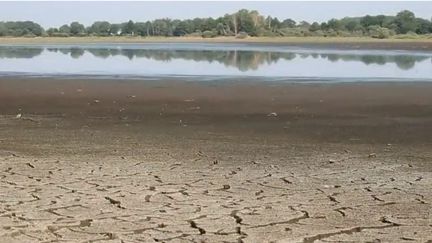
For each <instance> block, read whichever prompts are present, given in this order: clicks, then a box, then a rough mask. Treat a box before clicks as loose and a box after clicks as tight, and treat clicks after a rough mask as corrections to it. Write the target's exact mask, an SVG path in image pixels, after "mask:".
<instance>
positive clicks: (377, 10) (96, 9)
mask: <svg viewBox="0 0 432 243" xmlns="http://www.w3.org/2000/svg"><path fill="white" fill-rule="evenodd" d="M242 8H246V9H250V10H252V9H254V10H258V11H259V12H260V13H261V14H263V15H271V16H274V17H277V18H279V19H286V18H292V19H294V20H296V21H299V20H306V21H309V22H313V21H326V20H329V19H331V18H333V17H335V18H341V17H345V16H363V15H366V14H371V15H377V14H387V15H395V14H396V13H397V12H399V11H400V10H403V9H408V10H411V11H413V12H414V13H415V14H416V16H418V17H422V18H426V19H431V17H432V2H412V1H405V2H264V1H263V2H0V11H1V14H0V21H8V20H14V21H15V20H32V21H35V22H38V23H40V24H41V25H42V26H43V27H57V26H60V25H62V24H64V23H70V22H72V21H79V22H81V23H83V24H85V25H89V24H91V23H93V22H94V21H97V20H107V21H110V22H115V23H119V22H126V21H127V20H129V19H131V20H133V21H146V20H153V19H156V18H162V17H168V18H178V19H186V18H194V17H219V16H222V15H224V14H225V13H233V12H235V11H237V10H239V9H242Z"/></svg>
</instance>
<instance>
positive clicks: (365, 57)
mask: <svg viewBox="0 0 432 243" xmlns="http://www.w3.org/2000/svg"><path fill="white" fill-rule="evenodd" d="M45 50H46V51H48V52H58V53H62V54H64V55H69V56H71V57H72V58H75V59H78V58H80V57H81V56H83V55H85V54H86V53H89V54H91V55H93V56H95V57H97V58H103V59H106V58H109V57H114V56H124V57H127V58H128V59H129V60H133V59H134V58H146V59H151V60H156V61H163V62H169V61H171V60H175V59H182V60H191V61H195V62H201V61H207V62H209V63H212V62H217V63H221V64H224V65H225V66H227V67H235V68H237V69H238V70H240V71H248V70H257V69H258V68H259V67H260V66H262V65H265V64H267V65H269V64H272V63H276V62H278V61H279V60H287V61H291V60H294V59H306V58H313V59H325V60H328V61H330V62H340V61H343V62H350V61H355V62H362V63H364V64H366V65H372V64H376V65H385V64H388V63H395V64H396V65H397V67H399V68H400V69H402V70H409V69H411V68H413V67H414V66H415V64H416V63H417V62H421V61H424V60H427V59H431V57H430V56H419V55H402V54H400V55H370V54H351V53H329V54H326V53H314V52H313V51H311V52H310V53H305V52H304V51H303V52H295V51H293V52H276V51H271V52H270V51H248V50H172V49H120V48H81V47H61V48H43V47H11V46H3V47H0V58H34V57H36V56H39V55H41V54H42V52H43V51H45Z"/></svg>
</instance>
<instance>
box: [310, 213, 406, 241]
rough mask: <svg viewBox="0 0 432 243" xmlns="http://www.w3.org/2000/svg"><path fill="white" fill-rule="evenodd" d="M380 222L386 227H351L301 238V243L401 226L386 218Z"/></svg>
mask: <svg viewBox="0 0 432 243" xmlns="http://www.w3.org/2000/svg"><path fill="white" fill-rule="evenodd" d="M380 221H381V222H383V223H387V224H386V225H380V226H357V227H353V228H350V229H344V230H339V231H336V232H330V233H322V234H317V235H314V236H310V237H306V238H303V241H302V242H303V243H313V242H315V241H317V240H322V239H325V238H329V237H332V236H335V235H342V234H346V235H351V234H353V233H358V232H362V231H363V230H368V229H385V228H392V227H399V226H401V225H400V224H397V223H394V222H391V221H389V220H387V219H386V218H382V219H381V220H380Z"/></svg>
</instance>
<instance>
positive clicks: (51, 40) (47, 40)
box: [0, 37, 432, 51]
mask: <svg viewBox="0 0 432 243" xmlns="http://www.w3.org/2000/svg"><path fill="white" fill-rule="evenodd" d="M92 43H94V44H96V43H98V44H101V43H105V44H108V43H131V44H146V43H218V44H224V43H226V44H228V43H238V44H242V43H243V44H256V45H266V44H271V45H302V46H309V47H325V48H343V49H354V50H355V49H387V50H392V49H395V50H425V51H430V50H432V38H418V39H373V38H364V37H363V38H357V37H277V38H276V37H272V38H271V37H249V38H246V39H236V38H233V37H215V38H196V37H164V38H161V37H63V38H62V37H35V38H23V37H18V38H16V37H2V38H0V44H5V45H7V44H92Z"/></svg>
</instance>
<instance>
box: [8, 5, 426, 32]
mask: <svg viewBox="0 0 432 243" xmlns="http://www.w3.org/2000/svg"><path fill="white" fill-rule="evenodd" d="M431 33H432V22H431V21H430V20H427V19H422V18H417V17H416V16H415V15H414V13H412V12H410V11H408V10H404V11H401V12H399V13H398V14H397V15H396V16H386V15H377V16H370V15H366V16H364V17H355V18H352V17H346V18H343V19H331V20H329V21H327V22H322V23H317V22H313V23H308V22H306V21H301V22H298V23H297V22H296V21H294V20H292V19H285V20H283V21H281V20H279V19H277V18H272V17H270V16H267V17H265V16H262V15H260V14H259V13H258V12H257V11H249V10H246V9H242V10H240V11H238V12H236V13H234V14H226V15H225V16H223V17H219V18H216V19H215V18H195V19H186V20H177V19H168V18H164V19H156V20H153V21H147V22H133V21H131V20H130V21H128V22H126V23H120V24H112V23H109V22H107V21H97V22H94V23H93V24H92V25H91V26H88V27H85V26H84V25H82V24H80V23H78V22H73V23H71V24H69V25H67V24H65V25H62V26H60V27H59V28H49V29H47V30H46V31H45V30H44V29H43V28H42V27H41V26H40V25H38V24H36V23H34V22H31V21H23V22H0V36H59V37H68V36H202V37H204V38H211V37H215V36H237V37H238V38H246V37H247V36H371V37H374V38H388V37H390V36H392V35H405V36H413V35H423V34H431Z"/></svg>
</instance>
